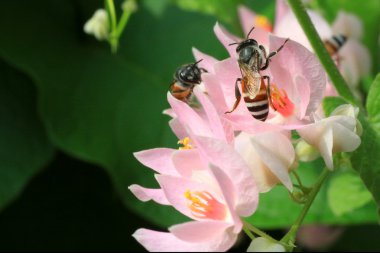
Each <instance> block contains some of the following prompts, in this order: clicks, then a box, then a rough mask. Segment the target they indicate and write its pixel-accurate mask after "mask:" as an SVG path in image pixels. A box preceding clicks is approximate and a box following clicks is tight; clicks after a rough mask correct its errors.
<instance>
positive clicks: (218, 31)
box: [214, 23, 241, 58]
mask: <svg viewBox="0 0 380 253" xmlns="http://www.w3.org/2000/svg"><path fill="white" fill-rule="evenodd" d="M214 32H215V35H216V37H217V38H218V39H219V41H220V42H221V43H222V44H223V46H224V47H225V48H226V49H227V51H228V53H229V54H230V56H231V57H233V58H236V57H237V55H236V50H235V48H236V47H235V46H229V44H231V43H234V42H239V41H241V39H239V38H238V37H236V36H234V35H232V34H230V33H229V32H227V30H226V29H225V28H224V27H222V26H221V25H219V23H216V25H215V26H214Z"/></svg>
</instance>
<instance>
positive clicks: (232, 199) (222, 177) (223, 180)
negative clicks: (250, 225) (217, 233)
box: [209, 164, 258, 233]
mask: <svg viewBox="0 0 380 253" xmlns="http://www.w3.org/2000/svg"><path fill="white" fill-rule="evenodd" d="M209 168H210V171H211V173H212V174H213V175H214V177H215V179H216V182H217V183H218V184H219V188H220V189H221V191H222V194H223V196H224V199H225V200H226V205H227V207H228V209H229V211H230V214H231V218H232V221H233V224H234V229H233V231H234V232H235V233H239V232H240V231H241V229H242V228H243V223H242V222H241V220H240V218H239V215H244V216H250V215H252V213H250V214H248V215H245V214H246V213H248V212H249V211H250V210H238V209H236V211H235V203H236V199H237V198H238V196H236V193H237V191H236V187H238V186H237V185H233V184H232V181H231V178H229V177H228V176H227V175H226V173H224V172H223V171H222V170H221V169H219V168H218V167H216V166H214V165H212V164H211V165H210V166H209ZM254 190H256V188H255V189H254ZM257 202H258V199H257V201H256V203H257Z"/></svg>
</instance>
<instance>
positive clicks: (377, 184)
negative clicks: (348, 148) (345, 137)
mask: <svg viewBox="0 0 380 253" xmlns="http://www.w3.org/2000/svg"><path fill="white" fill-rule="evenodd" d="M359 120H360V122H361V123H362V126H363V135H362V136H361V138H362V144H361V145H360V146H359V148H358V149H357V150H356V151H355V152H354V153H353V155H352V158H351V161H352V165H353V168H354V169H355V170H356V171H357V172H359V175H360V177H361V178H362V180H363V181H364V183H365V185H366V187H367V188H368V190H369V191H370V192H371V193H372V195H373V197H374V199H375V201H376V203H377V206H378V208H379V207H380V160H379V159H377V158H378V155H379V151H380V137H379V135H378V134H377V133H376V131H375V130H374V129H373V128H372V126H371V125H370V124H369V123H368V121H367V120H366V119H365V118H364V117H360V118H359ZM379 215H380V209H379Z"/></svg>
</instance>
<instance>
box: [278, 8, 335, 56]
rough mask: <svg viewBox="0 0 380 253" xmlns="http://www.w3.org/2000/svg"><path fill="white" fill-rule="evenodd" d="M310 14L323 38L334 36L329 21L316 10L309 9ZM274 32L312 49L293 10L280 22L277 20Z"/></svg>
mask: <svg viewBox="0 0 380 253" xmlns="http://www.w3.org/2000/svg"><path fill="white" fill-rule="evenodd" d="M308 14H309V16H310V18H311V21H312V22H313V24H314V25H315V27H316V29H317V31H318V34H319V36H320V37H321V38H322V39H328V38H330V37H331V36H332V32H331V28H330V25H329V24H328V23H327V21H326V20H325V19H324V18H323V17H322V16H321V15H319V14H318V13H316V12H314V11H310V10H309V11H308ZM274 34H276V35H277V36H279V37H284V38H290V39H291V40H294V41H297V42H298V43H300V44H302V45H303V46H305V47H306V48H308V49H309V50H312V47H311V45H310V43H309V40H308V39H307V37H306V35H305V33H304V32H303V30H302V28H301V26H300V25H299V23H298V21H297V18H296V17H295V16H294V14H293V12H292V11H288V12H287V13H286V15H285V16H284V17H283V18H282V19H281V22H280V23H277V22H276V26H275V29H274Z"/></svg>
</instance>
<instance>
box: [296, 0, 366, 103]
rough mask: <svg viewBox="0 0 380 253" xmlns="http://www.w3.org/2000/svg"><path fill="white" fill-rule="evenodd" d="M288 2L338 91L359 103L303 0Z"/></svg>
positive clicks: (347, 98) (348, 99) (346, 97)
mask: <svg viewBox="0 0 380 253" xmlns="http://www.w3.org/2000/svg"><path fill="white" fill-rule="evenodd" d="M288 3H289V6H290V7H291V9H292V10H293V12H294V14H295V16H296V17H297V19H298V22H299V23H300V25H301V27H302V29H303V30H304V32H305V35H306V37H307V38H308V39H309V42H310V44H311V46H312V47H313V49H314V52H315V53H316V55H317V56H318V59H319V60H320V62H321V63H322V65H323V67H324V68H325V70H326V72H327V74H328V76H329V78H330V80H331V82H332V83H333V84H334V86H335V88H336V90H337V91H338V93H339V94H340V95H341V96H342V97H343V98H345V99H346V100H347V101H349V102H351V103H352V104H355V105H359V103H358V102H357V101H356V100H355V98H354V96H353V95H352V93H351V91H350V90H349V88H348V86H347V83H346V81H345V80H344V79H343V77H342V75H341V74H340V72H339V70H338V68H337V67H336V65H335V63H334V61H333V60H332V58H331V56H330V55H329V53H328V52H327V50H326V48H325V46H324V43H323V41H322V40H321V38H320V36H319V35H318V32H317V30H316V29H315V26H314V25H313V23H312V22H311V19H310V17H309V15H308V14H307V12H306V10H305V7H304V6H303V4H302V2H301V0H288Z"/></svg>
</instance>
